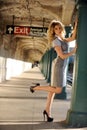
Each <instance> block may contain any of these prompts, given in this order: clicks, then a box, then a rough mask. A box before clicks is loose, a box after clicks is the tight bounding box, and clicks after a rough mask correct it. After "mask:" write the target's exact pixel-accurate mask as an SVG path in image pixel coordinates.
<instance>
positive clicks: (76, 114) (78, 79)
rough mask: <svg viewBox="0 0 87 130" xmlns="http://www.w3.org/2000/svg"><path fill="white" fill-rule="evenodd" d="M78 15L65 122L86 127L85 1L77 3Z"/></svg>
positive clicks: (86, 50) (86, 38)
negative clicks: (71, 82) (75, 50)
mask: <svg viewBox="0 0 87 130" xmlns="http://www.w3.org/2000/svg"><path fill="white" fill-rule="evenodd" d="M80 1H81V0H80ZM78 15H79V16H78V17H79V21H78V31H77V44H78V48H77V55H76V61H75V66H74V75H73V78H74V82H73V86H72V100H71V106H70V109H69V111H68V112H67V118H66V122H67V124H68V125H70V126H72V127H85V126H86V127H87V2H86V3H85V4H84V3H83V1H82V3H79V5H78Z"/></svg>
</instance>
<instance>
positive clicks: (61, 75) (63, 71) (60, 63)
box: [52, 37, 68, 87]
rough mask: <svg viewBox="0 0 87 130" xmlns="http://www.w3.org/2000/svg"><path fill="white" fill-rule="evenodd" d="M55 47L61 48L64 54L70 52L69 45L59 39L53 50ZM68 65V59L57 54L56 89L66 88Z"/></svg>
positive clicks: (54, 75) (55, 69) (54, 82)
mask: <svg viewBox="0 0 87 130" xmlns="http://www.w3.org/2000/svg"><path fill="white" fill-rule="evenodd" d="M55 46H61V48H62V51H63V53H67V52H68V45H67V43H66V42H64V41H62V40H61V39H60V38H59V37H56V38H55V39H54V40H53V48H54V47H55ZM67 63H68V59H67V58H66V59H61V58H60V56H58V54H57V58H56V62H55V65H54V71H53V72H54V74H53V85H52V86H54V87H65V86H66V83H67Z"/></svg>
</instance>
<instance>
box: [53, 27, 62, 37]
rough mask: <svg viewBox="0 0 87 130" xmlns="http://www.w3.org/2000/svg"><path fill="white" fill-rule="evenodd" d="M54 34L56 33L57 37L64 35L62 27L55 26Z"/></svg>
mask: <svg viewBox="0 0 87 130" xmlns="http://www.w3.org/2000/svg"><path fill="white" fill-rule="evenodd" d="M54 32H55V34H56V35H61V34H62V28H61V26H60V25H55V27H54Z"/></svg>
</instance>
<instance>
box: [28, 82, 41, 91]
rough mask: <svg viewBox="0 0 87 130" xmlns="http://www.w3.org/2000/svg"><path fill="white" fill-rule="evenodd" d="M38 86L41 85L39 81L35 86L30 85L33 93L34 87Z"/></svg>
mask: <svg viewBox="0 0 87 130" xmlns="http://www.w3.org/2000/svg"><path fill="white" fill-rule="evenodd" d="M37 86H40V84H39V83H36V84H35V86H31V87H30V91H31V92H32V93H34V88H35V87H37Z"/></svg>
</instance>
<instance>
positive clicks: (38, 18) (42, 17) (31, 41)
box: [0, 0, 75, 62]
mask: <svg viewBox="0 0 87 130" xmlns="http://www.w3.org/2000/svg"><path fill="white" fill-rule="evenodd" d="M74 8H75V0H0V33H1V35H6V37H10V44H11V45H10V48H11V49H14V50H12V51H13V53H14V57H13V58H16V59H21V60H25V61H31V62H34V61H40V60H41V57H42V56H43V54H44V53H45V52H46V50H47V49H48V41H47V36H46V33H44V35H43V34H42V35H41V34H40V32H39V34H36V35H27V36H25V35H11V34H6V26H7V25H14V26H27V27H30V26H32V27H42V28H43V27H46V28H47V27H48V25H49V23H50V22H51V20H53V19H58V20H60V21H61V22H63V23H64V24H65V25H69V24H70V23H71V18H72V14H73V11H74Z"/></svg>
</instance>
